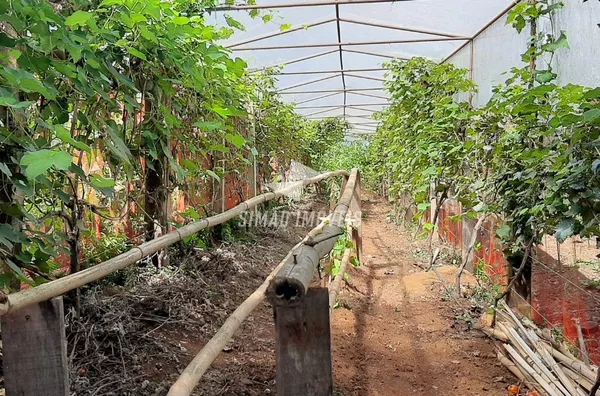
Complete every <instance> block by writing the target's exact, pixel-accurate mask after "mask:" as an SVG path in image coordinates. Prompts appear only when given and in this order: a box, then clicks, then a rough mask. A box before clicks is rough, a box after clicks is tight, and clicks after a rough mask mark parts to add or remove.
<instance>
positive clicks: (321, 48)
mask: <svg viewBox="0 0 600 396" xmlns="http://www.w3.org/2000/svg"><path fill="white" fill-rule="evenodd" d="M281 1H287V2H283V3H282V2H281ZM516 3H518V0H517V1H515V0H396V1H392V0H337V1H328V0H307V1H300V0H258V4H256V5H240V6H235V5H234V6H222V7H218V8H217V9H215V11H216V12H214V14H213V15H214V16H213V17H212V18H215V22H216V23H217V24H218V25H226V16H227V15H231V16H232V17H233V18H235V19H236V20H237V21H239V22H241V23H242V24H243V25H244V26H245V28H246V29H245V30H244V31H236V33H235V34H234V35H233V36H232V37H231V38H230V39H229V40H227V41H226V42H225V43H224V44H225V45H226V46H227V47H229V48H230V49H231V50H232V51H233V53H234V55H236V56H239V57H241V58H243V59H245V60H246V61H247V62H248V64H249V67H250V68H251V69H254V70H260V69H263V68H267V67H272V66H281V72H280V73H279V75H278V76H277V80H278V83H277V85H278V90H279V92H280V93H281V95H282V97H283V98H284V99H285V100H286V101H289V102H293V103H295V104H296V110H297V112H298V113H300V114H302V115H304V116H306V117H307V118H310V119H319V118H325V117H344V118H345V119H346V120H348V121H349V122H350V123H352V124H353V126H354V129H353V131H352V132H353V133H354V134H362V133H372V132H374V131H375V129H376V125H377V121H376V120H373V119H372V114H373V113H375V112H377V111H380V110H381V109H383V108H384V106H386V104H387V101H388V94H387V93H386V92H385V91H384V89H383V82H384V81H385V70H384V69H383V67H382V62H385V61H386V60H390V59H393V58H400V59H409V58H411V57H417V56H418V57H426V58H430V59H433V60H436V61H440V62H443V61H445V60H447V59H448V58H450V57H451V56H452V55H453V54H455V53H456V52H458V51H459V50H460V49H461V48H464V47H465V46H468V45H470V43H472V40H473V39H474V38H475V37H476V36H478V35H479V34H480V33H481V32H482V31H483V30H485V29H486V28H487V27H488V26H489V25H490V24H491V23H493V22H495V21H496V20H498V19H499V18H501V17H502V16H503V15H505V14H506V13H507V12H508V11H509V10H510V9H511V8H512V7H513V6H514V5H515V4H516ZM253 10H257V11H253ZM258 11H260V12H262V14H261V15H264V12H265V11H267V12H273V14H272V15H273V17H272V19H271V20H270V21H269V22H268V23H265V22H264V21H263V19H262V18H261V17H257V16H256V14H257V12H258ZM252 14H254V17H253V15H252Z"/></svg>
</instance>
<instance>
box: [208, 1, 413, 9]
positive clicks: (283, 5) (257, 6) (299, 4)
mask: <svg viewBox="0 0 600 396" xmlns="http://www.w3.org/2000/svg"><path fill="white" fill-rule="evenodd" d="M401 1H414V0H313V1H302V2H297V3H276V4H253V5H221V6H217V7H214V8H212V9H209V10H210V11H244V10H264V9H270V8H297V7H315V6H328V5H340V4H342V5H344V4H346V5H347V4H372V3H394V2H401Z"/></svg>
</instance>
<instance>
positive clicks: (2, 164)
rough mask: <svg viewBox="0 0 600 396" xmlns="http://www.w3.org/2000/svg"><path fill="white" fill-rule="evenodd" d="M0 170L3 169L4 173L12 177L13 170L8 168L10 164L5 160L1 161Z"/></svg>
mask: <svg viewBox="0 0 600 396" xmlns="http://www.w3.org/2000/svg"><path fill="white" fill-rule="evenodd" d="M0 171H2V173H4V174H5V175H6V176H8V177H12V172H11V171H10V169H9V168H8V165H6V164H5V163H4V162H0Z"/></svg>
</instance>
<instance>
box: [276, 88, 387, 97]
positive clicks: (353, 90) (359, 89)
mask: <svg viewBox="0 0 600 396" xmlns="http://www.w3.org/2000/svg"><path fill="white" fill-rule="evenodd" d="M383 90H384V88H383V87H375V88H348V89H317V90H314V91H288V92H280V94H281V95H296V94H298V95H300V94H314V93H330V92H337V93H343V92H344V91H346V92H363V91H383Z"/></svg>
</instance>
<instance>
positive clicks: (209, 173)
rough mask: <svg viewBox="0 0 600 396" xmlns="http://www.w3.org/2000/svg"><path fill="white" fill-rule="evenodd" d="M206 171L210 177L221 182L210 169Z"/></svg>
mask: <svg viewBox="0 0 600 396" xmlns="http://www.w3.org/2000/svg"><path fill="white" fill-rule="evenodd" d="M205 171H206V173H207V174H208V175H209V176H210V177H212V178H213V179H215V180H216V181H221V178H220V177H219V175H217V174H216V173H215V172H213V171H211V170H210V169H206V170H205Z"/></svg>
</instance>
